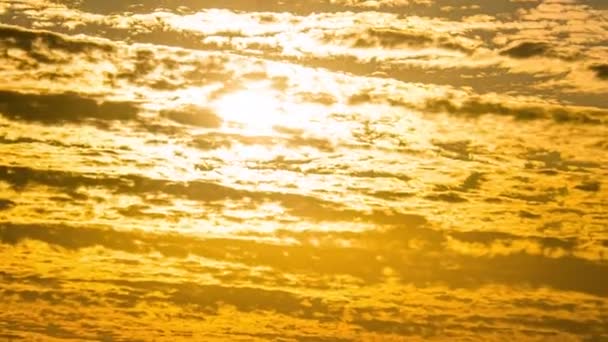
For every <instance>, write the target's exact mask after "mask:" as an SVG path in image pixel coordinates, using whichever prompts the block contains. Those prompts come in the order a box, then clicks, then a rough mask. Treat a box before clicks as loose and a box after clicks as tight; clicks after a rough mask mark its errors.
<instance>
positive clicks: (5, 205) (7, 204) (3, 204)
mask: <svg viewBox="0 0 608 342" xmlns="http://www.w3.org/2000/svg"><path fill="white" fill-rule="evenodd" d="M14 206H15V202H13V201H11V200H9V199H6V198H0V211H2V210H8V209H11V208H12V207H14Z"/></svg>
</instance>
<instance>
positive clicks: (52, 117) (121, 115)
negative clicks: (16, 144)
mask: <svg viewBox="0 0 608 342" xmlns="http://www.w3.org/2000/svg"><path fill="white" fill-rule="evenodd" d="M137 113H138V107H137V106H136V105H135V104H134V103H132V102H114V101H99V100H97V99H94V98H89V97H86V96H83V95H79V94H77V93H62V94H33V93H20V92H14V91H8V90H0V114H1V115H3V116H5V117H7V118H9V119H13V120H23V121H31V122H38V123H42V124H51V125H53V124H61V123H65V122H73V123H79V122H83V121H86V120H89V119H95V120H102V121H107V120H123V121H124V120H132V119H135V118H136V117H137Z"/></svg>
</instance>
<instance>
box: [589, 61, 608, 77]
mask: <svg viewBox="0 0 608 342" xmlns="http://www.w3.org/2000/svg"><path fill="white" fill-rule="evenodd" d="M590 69H591V70H593V71H595V75H596V76H597V77H598V78H599V79H601V80H608V64H597V65H593V66H591V67H590Z"/></svg>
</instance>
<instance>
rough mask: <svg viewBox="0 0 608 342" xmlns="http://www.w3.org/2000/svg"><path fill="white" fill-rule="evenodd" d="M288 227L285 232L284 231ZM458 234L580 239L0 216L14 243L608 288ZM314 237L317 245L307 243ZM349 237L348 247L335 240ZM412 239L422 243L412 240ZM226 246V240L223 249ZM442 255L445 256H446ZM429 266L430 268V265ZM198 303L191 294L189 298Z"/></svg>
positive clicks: (601, 270)
mask: <svg viewBox="0 0 608 342" xmlns="http://www.w3.org/2000/svg"><path fill="white" fill-rule="evenodd" d="M284 234H286V235H284ZM448 235H450V236H452V238H453V239H457V240H459V241H462V242H470V243H478V244H483V245H484V246H486V248H488V249H489V248H491V246H492V245H494V244H496V243H502V244H503V245H505V246H507V247H508V246H509V245H510V244H513V243H515V242H517V241H521V242H522V243H525V242H527V241H528V242H534V243H538V244H540V246H541V247H542V248H543V249H547V248H549V249H563V250H564V251H566V252H571V251H572V250H574V249H575V248H577V246H578V245H579V243H581V242H577V241H576V240H561V239H556V238H534V237H530V238H525V237H518V236H515V235H511V234H508V233H498V232H476V231H470V232H445V231H444V232H442V231H436V230H432V229H428V228H420V227H419V228H415V227H407V226H401V227H395V228H391V229H388V230H384V231H371V232H361V233H358V232H320V231H309V232H299V233H298V232H288V231H283V233H280V232H279V236H282V237H291V238H296V239H297V240H298V241H299V242H300V244H296V245H277V244H274V243H269V242H263V241H257V240H245V239H224V238H213V239H198V238H193V237H192V236H182V235H178V234H170V233H169V234H156V233H150V232H144V231H115V230H110V229H94V228H86V227H71V226H64V225H43V226H40V225H15V224H9V223H4V224H0V240H1V241H2V242H4V243H9V244H16V243H19V242H20V241H23V240H25V239H34V240H39V241H43V242H47V243H50V244H53V245H59V246H61V247H64V248H69V249H81V248H86V247H91V246H103V247H106V248H110V249H115V250H122V251H127V252H130V253H138V254H139V253H143V254H147V253H150V252H152V251H158V252H160V253H162V254H164V255H167V256H174V257H180V258H185V257H187V256H188V255H190V254H194V255H200V256H203V257H206V258H213V259H216V260H227V261H233V262H239V263H244V264H246V265H251V266H253V265H255V266H260V265H266V266H270V267H272V268H273V269H276V270H281V271H283V270H284V271H288V272H290V273H293V272H296V273H299V272H304V273H308V272H314V273H317V274H332V275H336V274H350V275H352V276H355V277H359V278H361V279H364V280H366V281H367V282H370V283H373V282H377V281H380V280H381V279H382V269H383V268H384V267H390V268H392V269H394V270H395V272H396V275H398V276H399V279H400V281H401V282H402V283H405V284H414V285H416V286H428V285H429V284H437V283H440V284H443V285H446V286H449V287H450V288H467V289H477V288H479V287H481V286H484V285H487V284H492V285H496V284H504V285H509V286H533V287H539V288H542V287H547V286H548V287H552V288H556V289H560V290H567V291H577V292H582V293H589V294H593V295H598V296H608V292H607V291H608V289H606V287H605V286H604V284H606V282H608V272H607V266H606V265H605V264H602V263H599V262H594V261H590V260H585V259H579V258H576V257H573V256H563V257H547V256H543V255H532V254H527V253H523V252H516V251H515V252H514V253H512V254H509V255H488V256H478V257H476V256H468V255H463V254H459V253H455V252H451V251H449V250H448V249H446V248H445V243H446V241H447V240H446V239H447V236H448ZM311 239H314V240H316V241H319V242H320V246H317V245H315V246H313V245H311V244H310V243H309V241H310V240H311ZM336 239H339V240H344V239H346V240H348V241H351V243H353V244H354V246H353V247H336V245H335V241H336ZM410 241H417V243H418V244H421V245H422V246H424V247H423V248H422V249H415V248H412V247H411V246H410V245H409V244H410ZM226 246H230V249H229V250H227V249H226ZM445 260H450V262H449V263H447V264H446V263H445ZM428 270H433V271H432V272H429V271H428ZM194 303H196V301H195V302H194Z"/></svg>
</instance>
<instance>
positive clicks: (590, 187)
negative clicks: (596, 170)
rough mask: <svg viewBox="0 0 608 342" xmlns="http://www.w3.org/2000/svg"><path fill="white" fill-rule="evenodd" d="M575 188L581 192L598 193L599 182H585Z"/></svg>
mask: <svg viewBox="0 0 608 342" xmlns="http://www.w3.org/2000/svg"><path fill="white" fill-rule="evenodd" d="M575 188H577V189H579V190H583V191H589V192H598V191H600V182H598V181H586V182H583V183H581V184H579V185H577V186H575Z"/></svg>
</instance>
